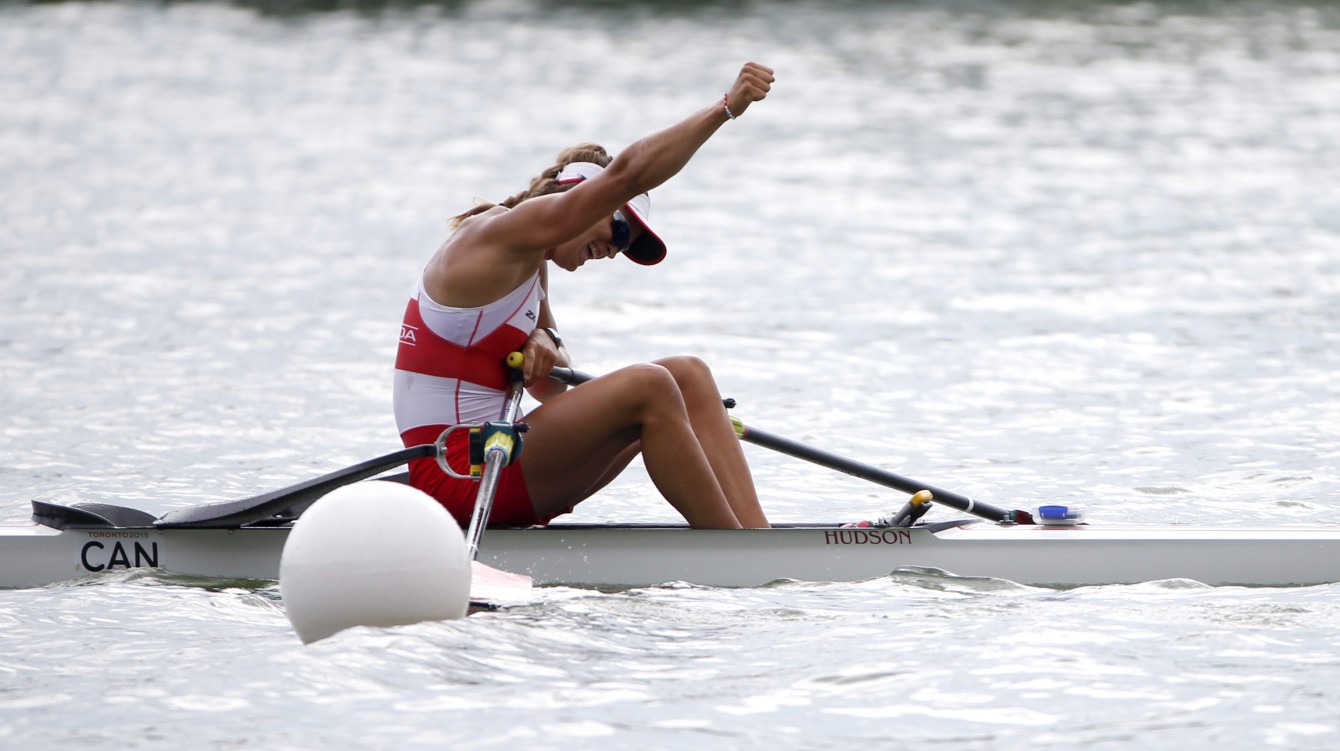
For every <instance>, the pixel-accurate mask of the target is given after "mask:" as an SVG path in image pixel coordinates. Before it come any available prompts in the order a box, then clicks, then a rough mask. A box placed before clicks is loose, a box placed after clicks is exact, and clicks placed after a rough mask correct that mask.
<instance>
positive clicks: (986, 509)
mask: <svg viewBox="0 0 1340 751" xmlns="http://www.w3.org/2000/svg"><path fill="white" fill-rule="evenodd" d="M549 377H550V378H553V379H554V380H556V381H560V382H562V383H566V384H568V385H570V386H576V385H579V384H582V383H586V382H587V381H589V380H591V376H590V375H587V374H586V373H583V372H581V371H579V370H573V369H572V368H554V369H553V370H551V371H549ZM731 422H732V423H734V424H735V433H736V435H738V436H740V440H742V441H748V442H750V443H752V444H755V445H757V446H763V447H764V448H770V449H772V450H773V451H778V452H781V453H783V454H786V455H788V456H794V457H795V458H797V459H804V460H805V461H808V462H813V463H815V464H818V465H820V466H823V467H828V468H829V469H836V470H837V471H839V472H845V473H846V474H849V475H852V476H853V477H859V478H861V479H863V480H869V481H870V482H874V483H878V484H880V485H883V486H885V487H889V488H893V489H894V490H901V491H903V492H904V493H911V494H916V493H917V492H918V491H921V490H929V491H930V492H931V493H932V494H934V496H935V500H937V501H939V502H940V503H943V504H944V505H946V506H949V507H950V508H956V509H958V510H959V511H965V512H967V513H969V514H975V515H976V516H980V517H982V518H983V519H989V520H990V521H993V522H1013V523H1015V524H1032V523H1033V515H1032V514H1030V513H1028V512H1027V511H1020V510H1012V511H1007V510H1005V509H1002V508H997V507H996V506H992V505H991V504H989V503H983V502H982V501H976V500H973V499H972V498H969V497H968V496H965V495H960V494H958V493H955V492H953V491H952V490H945V489H944V488H937V487H935V486H934V485H927V484H926V483H924V482H918V481H916V480H913V479H911V478H908V477H903V476H902V475H897V474H894V473H893V472H889V471H886V470H883V469H880V468H878V467H872V466H870V465H869V464H862V463H861V462H858V461H853V460H851V459H848V458H846V457H843V456H838V455H837V454H833V453H829V452H827V451H824V450H822V449H817V448H814V447H813V446H806V445H805V444H803V443H799V442H797V441H793V440H791V439H789V438H783V437H781V436H779V435H774V434H772V433H767V432H764V431H762V430H758V429H757V428H750V427H746V426H745V424H744V423H743V422H741V421H740V420H739V419H737V418H735V417H732V418H731Z"/></svg>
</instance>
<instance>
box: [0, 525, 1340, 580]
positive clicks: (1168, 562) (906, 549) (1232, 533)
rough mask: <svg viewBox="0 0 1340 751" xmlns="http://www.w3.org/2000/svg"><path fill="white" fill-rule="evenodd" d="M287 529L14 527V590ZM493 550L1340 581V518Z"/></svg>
mask: <svg viewBox="0 0 1340 751" xmlns="http://www.w3.org/2000/svg"><path fill="white" fill-rule="evenodd" d="M287 535H288V528H287V527H244V528H240V529H198V528H170V529H160V528H155V527H134V528H112V529H108V528H98V529H88V528H67V529H64V530H56V529H53V528H50V527H46V526H43V525H38V524H33V525H26V526H12V527H0V587H32V586H42V585H46V584H51V583H55V582H62V581H67V580H72V579H77V578H80V577H86V576H92V575H97V574H102V573H108V572H120V571H127V570H131V569H136V568H144V569H158V570H161V571H165V572H171V573H174V574H182V575H187V576H200V577H208V578H215V579H261V580H265V579H275V578H277V577H278V573H279V559H280V555H281V553H282V551H283V546H284V541H285V539H287ZM479 559H480V560H481V561H482V562H484V563H486V564H488V565H490V566H493V567H496V568H499V569H502V570H504V571H510V572H514V573H518V574H526V575H529V576H531V577H533V578H534V580H535V583H536V584H567V585H578V586H580V585H596V586H613V587H628V586H646V585H654V584H660V583H664V582H670V581H686V582H692V583H696V584H704V585H710V586H726V587H749V586H758V585H762V584H767V583H769V582H772V581H777V580H784V579H794V580H800V581H858V580H864V579H871V578H876V577H880V576H886V575H888V574H890V573H891V572H894V571H897V570H899V569H906V568H930V569H939V570H943V571H946V572H949V573H952V574H956V575H960V576H973V577H994V578H1001V579H1008V580H1011V581H1015V582H1019V583H1022V584H1033V585H1043V586H1061V587H1068V586H1082V585H1092V584H1121V583H1134V582H1142V581H1151V580H1159V579H1174V578H1176V579H1193V580H1196V581H1199V582H1203V583H1205V584H1211V585H1249V586H1295V585H1310V584H1323V583H1331V582H1340V528H1299V529H1289V528H1277V529H1250V528H1239V527H1108V526H1102V525H1080V526H1074V527H1043V526H1022V525H997V524H992V523H985V522H966V523H964V524H963V525H961V526H946V525H942V524H941V525H930V526H927V527H914V528H912V529H878V528H875V529H840V528H837V527H834V526H789V527H783V528H777V529H769V530H693V529H688V528H685V527H677V526H636V525H628V526H624V525H614V526H603V525H592V526H585V525H553V526H551V527H548V528H543V529H520V530H515V529H495V530H489V532H488V533H487V534H485V535H484V540H483V547H482V549H481V551H480V557H479Z"/></svg>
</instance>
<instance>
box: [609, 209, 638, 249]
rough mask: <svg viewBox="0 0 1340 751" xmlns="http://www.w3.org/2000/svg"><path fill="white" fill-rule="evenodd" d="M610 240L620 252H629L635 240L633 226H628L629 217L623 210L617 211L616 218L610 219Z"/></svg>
mask: <svg viewBox="0 0 1340 751" xmlns="http://www.w3.org/2000/svg"><path fill="white" fill-rule="evenodd" d="M610 242H611V243H613V245H614V246H615V247H616V248H618V249H619V252H620V253H624V252H627V250H628V246H629V245H631V244H632V242H633V228H632V227H630V226H628V217H626V216H624V215H623V212H622V211H615V212H614V218H613V219H610Z"/></svg>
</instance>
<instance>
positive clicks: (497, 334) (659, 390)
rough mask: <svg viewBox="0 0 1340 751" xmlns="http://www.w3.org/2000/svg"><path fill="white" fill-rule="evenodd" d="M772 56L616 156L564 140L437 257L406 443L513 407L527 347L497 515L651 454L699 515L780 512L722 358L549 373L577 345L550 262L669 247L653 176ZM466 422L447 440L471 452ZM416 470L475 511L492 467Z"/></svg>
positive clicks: (463, 456) (405, 387)
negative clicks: (483, 473)
mask: <svg viewBox="0 0 1340 751" xmlns="http://www.w3.org/2000/svg"><path fill="white" fill-rule="evenodd" d="M773 80H774V79H773V74H772V69H770V68H767V67H765V66H762V65H758V64H756V63H746V64H745V65H744V67H743V69H741V71H740V74H739V76H738V77H737V78H736V80H735V83H734V84H733V85H732V86H731V88H730V90H729V91H727V92H726V94H725V95H724V97H723V98H722V99H719V100H717V101H716V102H715V103H714V104H712V105H711V106H709V107H705V108H703V109H701V110H699V111H698V112H696V113H694V114H693V115H690V116H689V117H688V118H686V119H685V120H683V121H681V122H679V123H677V124H675V125H672V126H671V127H669V128H666V129H665V130H662V131H660V132H657V133H653V134H652V135H649V136H646V137H644V138H642V139H640V140H638V141H636V142H634V143H633V144H632V145H630V146H629V147H628V148H626V149H625V150H624V151H623V152H622V153H620V154H619V155H618V156H617V157H615V158H613V159H611V157H610V156H609V154H608V153H606V151H605V150H604V149H603V148H601V147H600V146H598V145H595V144H582V145H579V146H575V147H573V148H570V149H567V150H565V151H563V152H562V153H561V154H559V156H558V159H557V163H556V164H554V165H553V166H551V167H549V168H548V169H547V170H545V171H544V172H543V173H542V174H541V175H540V176H539V177H537V178H535V179H533V180H532V181H531V184H530V187H529V188H527V189H526V190H524V191H522V192H521V193H518V194H517V195H515V196H512V197H511V198H509V199H507V200H506V201H503V203H502V204H501V205H490V204H482V205H478V206H475V207H474V208H472V209H470V210H468V211H466V212H465V213H463V214H460V215H459V216H457V217H455V218H454V219H453V220H452V226H453V227H454V230H453V232H452V233H451V235H450V236H449V237H448V238H447V239H446V241H445V242H444V243H443V244H442V246H441V247H440V248H438V250H437V252H436V253H434V254H433V256H432V258H431V259H430V260H429V261H428V263H427V265H426V266H425V267H424V269H423V273H422V276H421V277H420V279H419V284H418V289H417V291H416V293H415V294H414V295H413V296H412V297H411V299H410V301H409V306H408V308H407V309H406V312H405V319H404V323H403V324H402V327H401V335H400V346H399V349H398V352H397V355H396V372H395V415H396V424H397V427H398V429H399V430H400V435H401V439H402V440H403V441H404V442H405V445H406V446H412V445H418V444H422V443H431V442H433V441H434V440H436V439H437V437H438V436H439V435H440V434H441V433H442V431H443V430H445V429H446V428H448V427H450V426H453V425H458V424H472V423H480V422H485V421H488V420H494V419H497V417H498V415H499V413H500V411H501V407H502V404H503V400H504V391H505V384H506V381H507V375H506V372H505V367H504V365H503V360H504V358H505V357H506V355H507V354H508V353H510V352H513V351H521V352H522V353H523V354H524V355H525V371H524V374H525V385H526V388H527V390H528V392H529V393H530V394H531V396H533V397H534V398H535V399H536V400H537V401H539V402H540V406H539V407H538V408H536V409H535V410H534V411H532V412H530V413H529V414H528V415H526V418H525V421H526V422H527V423H528V424H529V426H530V429H529V431H528V432H527V433H526V434H525V451H524V452H523V454H522V456H521V457H520V458H519V460H518V461H517V462H515V463H513V464H512V465H510V466H508V467H507V468H506V469H505V470H504V472H503V474H502V477H501V479H500V481H499V484H498V488H497V491H496V495H495V498H494V504H493V510H492V513H491V515H490V521H491V522H492V523H494V524H504V525H515V526H529V525H532V524H545V523H548V522H549V521H550V520H551V519H553V518H554V517H555V516H558V515H559V514H564V513H568V512H570V511H571V510H572V508H573V506H574V505H576V504H577V503H578V502H580V501H582V500H585V499H586V498H588V497H590V496H591V495H592V494H593V493H595V492H596V491H597V490H599V489H600V488H602V487H604V486H605V485H606V484H608V483H609V482H610V481H611V480H613V479H614V478H615V477H616V476H618V474H619V473H620V472H622V471H623V470H624V468H625V467H627V466H628V463H629V462H630V461H632V459H633V457H634V456H636V455H637V454H638V453H641V454H642V457H643V461H644V463H645V465H646V467H647V472H648V474H649V475H650V476H651V479H652V482H654V483H655V485H656V487H657V489H658V490H659V491H660V492H661V494H662V495H664V496H665V498H666V499H667V500H668V501H669V502H670V503H671V505H673V506H674V507H675V509H676V510H678V511H679V513H681V514H682V515H683V516H684V518H685V519H686V520H688V522H689V524H691V525H692V526H694V527H707V528H726V529H733V528H739V527H766V526H768V520H767V517H766V516H764V514H763V510H762V508H761V507H760V505H759V502H758V495H757V493H756V492H755V490H754V482H753V478H752V477H751V475H750V473H749V466H748V464H747V463H746V461H745V456H744V452H743V450H742V449H741V447H740V442H739V440H738V439H737V438H736V435H735V431H734V428H733V427H732V425H731V423H730V420H729V418H728V417H727V415H726V412H725V409H724V408H723V407H722V404H721V393H720V392H719V391H718V389H717V385H716V381H715V379H714V378H713V377H712V373H711V371H710V370H709V369H708V367H707V365H706V364H705V363H703V362H702V361H701V360H699V359H698V358H695V357H688V356H678V357H669V358H665V359H661V360H656V361H654V362H651V363H642V364H638V365H632V366H629V367H626V368H623V369H621V370H616V371H614V372H612V373H610V374H608V375H606V376H603V377H600V378H596V379H594V380H592V381H590V382H588V383H586V384H584V385H583V386H582V387H581V388H576V389H572V390H571V391H569V390H566V387H565V386H563V385H561V384H559V383H557V382H555V381H552V380H550V379H549V378H548V374H549V372H550V370H551V369H552V368H553V367H554V366H555V365H562V366H566V365H568V364H569V360H568V352H567V350H566V348H565V347H564V346H563V340H562V338H560V336H559V335H558V332H557V330H556V328H555V322H554V315H553V312H552V311H551V309H550V307H549V296H548V265H549V263H550V262H552V263H553V264H554V265H555V266H557V267H559V268H561V269H564V270H565V271H576V270H577V269H578V268H580V267H582V266H583V265H584V264H586V262H587V261H593V260H597V259H604V258H610V257H613V256H615V255H618V254H619V253H623V254H624V255H627V256H628V257H629V258H630V259H632V260H634V261H636V262H638V263H641V264H644V265H654V264H657V263H659V262H660V261H661V259H663V258H664V257H665V253H666V249H665V243H663V242H662V241H661V239H660V238H659V237H657V236H656V233H655V232H653V231H652V230H651V227H650V226H649V224H648V222H649V218H650V206H651V199H650V198H649V197H648V195H647V192H648V191H649V190H651V189H652V188H655V187H657V186H659V185H661V184H662V183H664V182H665V181H667V180H669V179H670V178H671V177H672V176H674V175H675V174H677V173H678V172H679V171H680V170H681V169H683V168H684V166H685V165H686V164H687V163H688V161H689V159H691V158H692V157H693V155H694V153H695V152H697V150H698V148H699V147H701V146H702V145H703V144H704V143H706V141H707V139H708V138H710V137H711V136H712V135H713V134H714V133H715V132H716V131H717V129H718V128H720V127H721V126H722V125H723V124H724V123H726V122H727V121H728V120H734V119H735V118H737V117H739V116H740V115H742V114H744V112H745V111H746V110H747V109H748V108H749V105H750V104H751V103H753V102H755V101H758V100H760V99H763V98H764V97H765V96H766V95H767V93H768V90H769V89H770V88H771V85H772V82H773ZM467 444H468V440H467V434H466V431H463V430H461V431H456V432H454V433H452V434H451V436H450V439H449V440H448V442H447V447H446V454H447V459H448V461H449V463H450V464H451V466H452V467H453V468H454V469H456V470H457V471H458V472H462V471H464V470H465V468H466V465H467V464H468V460H467V455H468V451H469V449H468V445H467ZM410 484H411V485H413V486H414V487H417V488H419V489H421V490H423V491H425V492H427V493H428V494H429V495H431V496H433V497H434V498H436V499H437V500H438V502H440V503H441V504H442V505H443V506H445V507H446V508H447V510H449V511H450V512H451V513H452V514H453V515H454V516H455V517H456V518H457V520H458V521H460V522H461V523H462V524H465V523H466V522H467V521H468V519H469V517H470V513H471V511H472V509H473V506H474V500H475V494H476V491H477V488H478V485H477V483H474V482H471V481H469V480H462V479H457V478H453V477H451V476H449V475H448V474H446V473H445V472H443V471H442V469H441V467H439V466H438V464H437V462H436V460H434V459H431V458H430V459H419V460H416V461H415V462H413V463H411V464H410Z"/></svg>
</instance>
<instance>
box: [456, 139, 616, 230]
mask: <svg viewBox="0 0 1340 751" xmlns="http://www.w3.org/2000/svg"><path fill="white" fill-rule="evenodd" d="M554 161H555V164H554V165H553V166H552V167H550V168H549V169H546V170H545V171H544V172H541V173H540V175H539V176H538V177H535V178H532V179H531V181H530V187H528V188H526V189H525V190H523V191H521V192H520V193H517V194H516V195H514V196H512V197H510V198H508V199H507V200H505V201H503V202H502V204H501V205H503V206H506V207H507V208H509V209H510V208H513V207H514V206H516V205H517V204H519V203H521V202H522V201H524V200H526V199H527V198H535V197H536V196H547V195H549V194H551V193H562V192H564V191H566V190H568V189H570V188H572V187H573V186H574V185H576V184H577V183H567V184H562V185H560V184H559V182H558V175H559V173H560V172H562V171H563V168H564V167H567V166H568V165H569V164H572V163H573V162H591V163H593V164H599V165H600V166H601V167H608V166H609V163H610V162H612V161H614V158H613V157H611V156H610V155H609V152H607V151H605V147H604V146H601V145H600V144H598V143H579V144H577V145H576V146H571V147H569V148H566V149H563V150H562V151H561V152H559V154H558V157H557V158H556V159H555V160H554ZM498 205H499V204H496V203H489V202H488V201H478V202H477V203H475V205H474V206H472V207H470V208H469V209H468V210H466V211H465V212H464V213H462V214H458V215H456V216H454V217H452V219H451V226H452V227H457V226H460V223H461V222H463V221H465V220H466V219H468V218H470V217H472V216H474V215H475V214H482V213H484V212H485V211H488V210H489V209H491V208H493V207H494V206H498Z"/></svg>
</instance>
